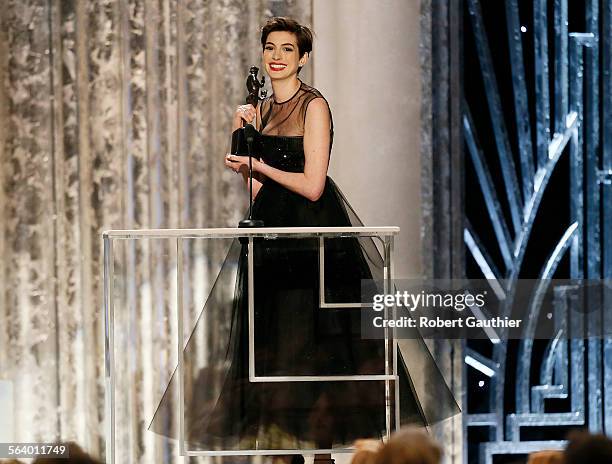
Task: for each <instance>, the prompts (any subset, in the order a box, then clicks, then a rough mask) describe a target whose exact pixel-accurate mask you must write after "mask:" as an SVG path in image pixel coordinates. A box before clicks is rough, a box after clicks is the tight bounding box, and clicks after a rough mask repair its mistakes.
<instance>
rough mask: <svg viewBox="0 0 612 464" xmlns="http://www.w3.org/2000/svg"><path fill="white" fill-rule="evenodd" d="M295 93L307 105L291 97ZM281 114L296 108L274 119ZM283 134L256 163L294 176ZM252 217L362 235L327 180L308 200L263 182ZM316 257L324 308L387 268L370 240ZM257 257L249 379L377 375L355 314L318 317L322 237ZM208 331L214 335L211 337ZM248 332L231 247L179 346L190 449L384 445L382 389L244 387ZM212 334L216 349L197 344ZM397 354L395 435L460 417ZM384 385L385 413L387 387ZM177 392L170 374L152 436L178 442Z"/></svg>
mask: <svg viewBox="0 0 612 464" xmlns="http://www.w3.org/2000/svg"><path fill="white" fill-rule="evenodd" d="M302 90H303V91H304V94H305V95H306V96H304V97H301V98H297V99H296V97H300V92H301V91H302ZM314 92H316V91H314V89H312V88H310V87H308V86H306V85H305V84H302V87H301V88H300V91H298V93H296V95H294V97H293V98H292V99H290V100H288V101H287V102H285V103H283V104H281V105H279V104H277V103H275V102H273V101H270V99H271V98H272V97H270V99H268V100H267V101H265V102H264V103H263V104H262V114H263V113H264V111H263V110H266V111H268V110H267V108H268V106H267V105H269V106H270V107H272V109H270V110H269V111H271V113H266V120H267V121H268V122H269V121H274V120H275V119H276V118H279V117H280V115H282V114H284V113H287V115H284V116H283V118H282V119H283V122H282V124H285V125H287V124H289V125H288V126H287V127H292V128H295V127H298V126H299V123H298V122H291V121H290V120H291V118H292V117H293V118H301V119H304V118H305V112H306V108H302V106H303V105H307V104H308V103H309V102H310V101H311V100H312V98H309V97H310V96H313V95H314V98H320V94H318V92H317V93H314ZM298 101H301V103H296V102H298ZM283 105H296V106H295V107H294V108H293V109H291V110H286V109H282V112H281V108H283ZM274 107H278V108H279V110H278V111H279V112H280V113H279V115H275V114H274ZM268 127H270V126H268ZM302 130H303V125H302ZM330 130H331V127H330ZM289 132H290V133H292V135H290V136H285V135H266V130H265V127H264V130H263V131H262V133H263V135H262V139H261V145H260V147H259V149H260V150H261V153H260V156H261V158H262V159H263V160H264V162H265V163H266V164H269V165H271V166H273V167H277V168H278V169H282V170H285V171H292V172H300V171H302V170H303V167H304V151H303V143H302V140H303V138H302V136H301V135H299V130H298V133H296V134H294V133H293V130H291V131H289ZM302 135H303V132H302ZM253 216H254V217H255V218H257V219H262V220H263V221H264V223H265V226H266V227H287V226H293V227H300V226H301V227H305V226H320V227H324V226H361V225H362V223H361V222H360V220H359V218H358V217H357V215H356V214H355V212H354V211H353V209H352V208H351V206H350V205H349V203H348V202H347V200H346V198H345V197H344V196H343V194H342V193H341V191H340V189H339V188H338V187H337V186H336V184H335V183H334V182H333V180H332V179H331V178H329V177H327V179H326V183H325V189H324V191H323V194H322V195H321V197H320V198H319V199H318V200H317V201H314V202H313V201H310V200H308V199H306V198H305V197H303V196H301V195H298V194H296V193H294V192H291V191H289V190H288V189H286V188H284V187H283V186H281V185H280V184H278V183H276V182H273V181H271V180H270V179H267V180H266V181H265V183H264V185H263V187H262V188H261V189H260V191H259V193H258V195H257V196H256V198H255V202H254V205H253ZM324 250H325V267H324V276H325V279H324V287H325V292H324V293H325V300H326V302H329V303H347V302H359V301H360V299H361V282H362V279H376V280H381V279H382V277H383V260H382V258H381V255H380V253H379V251H378V249H377V247H376V245H375V243H374V241H373V240H372V239H371V238H359V239H356V238H340V239H335V238H334V239H325V242H324ZM253 259H254V308H255V317H254V340H255V343H254V345H255V349H254V359H255V375H256V376H266V377H267V376H313V375H318V376H327V375H366V374H367V375H370V374H384V373H385V346H384V343H385V342H384V341H381V340H366V339H362V338H361V333H360V324H361V321H360V313H359V308H340V309H330V308H321V307H320V304H319V300H320V286H319V275H320V274H319V240H318V239H311V238H308V239H273V240H272V239H265V240H264V239H256V240H255V243H254V254H253ZM228 288H233V291H228ZM212 326H214V327H218V330H216V331H215V333H214V334H211V331H210V327H212ZM248 329H249V327H248V287H247V247H246V245H241V244H240V243H239V242H238V240H234V241H233V242H232V244H231V247H230V249H229V252H228V254H227V256H226V258H225V261H224V263H223V266H222V267H221V270H220V272H219V274H218V276H217V278H216V280H215V283H214V285H213V287H212V290H211V292H210V294H209V296H208V298H207V300H206V302H205V304H204V308H203V310H202V312H201V314H200V317H199V318H198V320H197V322H196V325H195V327H194V329H193V331H192V333H191V336H190V338H189V340H188V342H187V344H186V346H185V351H184V360H185V373H184V376H183V379H184V392H185V397H184V405H185V406H184V414H185V415H184V417H185V421H184V431H185V439H186V442H187V448H188V449H190V450H242V449H317V448H318V449H329V448H338V447H346V446H350V445H351V444H352V442H353V441H354V440H355V439H357V438H379V437H382V436H383V434H384V433H385V431H386V415H385V382H384V381H366V380H359V381H353V380H351V381H297V382H296V381H283V382H251V381H249V372H248V368H249V349H248V336H249V335H248V334H249V331H248ZM211 336H214V338H215V339H216V340H217V343H206V342H204V343H202V342H201V340H203V339H206V337H208V338H210V337H211ZM402 348H403V349H402V353H401V354H400V362H398V369H399V371H400V372H399V374H400V410H401V423H402V425H404V424H405V423H413V424H418V425H429V424H432V423H435V422H438V421H440V420H443V419H445V418H447V417H449V416H451V415H452V414H455V413H456V412H458V407H457V404H456V402H455V400H454V398H453V395H452V394H451V392H450V390H449V389H448V387H447V386H446V383H445V381H444V378H443V376H442V374H441V373H440V371H439V369H438V367H437V365H436V363H435V361H434V360H433V358H432V357H431V355H430V353H429V350H428V349H427V346H426V345H425V343H424V342H423V340H422V339H418V338H416V339H415V340H406V341H403V346H402ZM402 355H403V356H402ZM411 376H413V377H411ZM414 376H416V377H414ZM415 378H418V379H419V381H418V382H415V381H413V380H414V379H415ZM423 385H427V389H426V390H425V389H424V388H423ZM390 386H391V388H390V391H391V393H392V395H391V398H390V400H391V407H392V410H393V408H394V406H395V401H396V398H395V397H394V395H393V392H394V387H393V382H390ZM177 393H178V378H177V375H176V371H175V373H174V375H173V376H172V378H171V380H170V383H169V385H168V387H167V389H166V391H165V393H164V395H163V397H162V399H161V401H160V403H159V405H158V408H157V411H156V413H155V416H154V418H153V421H152V423H151V426H150V429H151V430H153V431H154V432H157V433H160V434H163V435H166V436H169V437H173V438H176V437H177V436H178V430H177V428H176V424H177V415H178V411H179V409H178V407H177V404H176V400H177V397H178V395H177ZM391 416H392V419H393V412H392V414H391ZM391 425H392V426H394V422H393V420H392V423H391Z"/></svg>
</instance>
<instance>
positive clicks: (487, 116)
mask: <svg viewBox="0 0 612 464" xmlns="http://www.w3.org/2000/svg"><path fill="white" fill-rule="evenodd" d="M462 4H463V8H464V13H465V14H464V27H465V29H464V35H463V46H464V55H463V56H464V60H465V61H464V65H465V66H464V69H465V81H464V85H463V88H464V96H465V99H464V107H463V116H462V127H463V136H464V141H465V153H466V160H467V161H466V179H467V181H466V200H465V208H466V211H465V216H466V224H465V229H464V241H465V246H466V250H467V253H468V257H469V259H468V262H467V263H466V273H467V275H468V276H469V277H476V276H478V277H482V278H486V279H489V281H490V282H491V286H492V289H493V290H494V291H495V289H497V290H496V294H498V295H499V297H500V300H503V301H505V302H506V303H505V304H506V305H507V307H508V308H509V307H510V306H511V304H512V303H511V302H512V301H513V299H514V298H515V292H516V281H517V279H519V278H538V279H541V284H540V286H539V290H543V289H544V288H546V286H547V285H549V283H548V282H549V279H551V278H555V277H557V278H583V277H587V278H594V279H597V278H600V277H602V276H609V275H610V267H609V266H610V262H609V260H608V261H606V259H605V256H606V254H607V251H606V250H609V248H610V241H609V240H610V237H611V235H612V226H611V223H610V221H607V220H606V219H605V217H606V215H609V212H608V211H609V210H610V203H609V199H608V202H606V195H607V193H606V192H609V184H610V182H609V176H610V172H611V171H610V160H609V155H608V152H609V147H608V148H607V145H606V142H605V141H606V140H608V139H609V131H608V132H607V133H606V130H607V129H606V128H607V125H608V123H607V122H606V121H607V115H608V113H609V108H608V106H609V105H607V104H606V102H607V101H608V100H609V99H610V98H612V94H611V93H610V90H611V88H610V85H611V84H610V82H611V80H610V76H611V71H610V70H611V68H610V60H609V59H608V57H609V56H610V55H609V50H610V48H609V47H610V45H611V37H610V32H609V31H610V27H609V24H610V20H611V18H612V8H611V7H610V2H607V1H603V2H600V1H597V0H589V1H585V2H571V1H569V2H568V0H551V1H546V0H537V1H533V2H531V1H529V2H528V1H521V0H505V1H504V2H495V3H490V2H484V1H482V0H466V1H464V2H462ZM600 52H601V53H600ZM600 89H601V90H602V93H600ZM602 130H603V132H602ZM602 142H603V143H602ZM608 145H609V142H608ZM483 213H486V214H483ZM600 215H603V220H601V219H600ZM600 224H601V226H602V227H601V228H600ZM602 258H603V259H602ZM574 292H575V289H574V288H572V287H565V288H564V289H559V291H558V292H557V293H556V295H555V306H554V307H555V315H559V316H560V317H561V318H564V317H565V315H567V314H568V309H572V308H577V306H576V305H577V304H583V303H581V302H580V300H578V299H577V298H576V297H575V294H574ZM540 304H541V301H540V300H539V299H538V296H537V295H535V296H534V297H533V300H532V306H531V307H530V313H529V321H528V324H527V326H526V328H525V339H524V340H520V341H518V342H514V341H504V340H499V339H491V340H490V341H488V342H486V343H485V342H480V341H478V342H476V341H468V342H466V344H465V346H464V360H465V367H464V382H465V383H464V385H466V388H465V389H464V397H463V406H464V416H463V421H464V424H463V425H464V437H465V442H466V445H467V446H466V447H465V450H464V462H482V463H492V462H511V461H512V460H513V459H516V458H519V457H520V456H517V455H526V454H528V453H529V452H531V451H535V450H538V449H551V448H561V447H563V446H564V444H565V441H564V438H565V436H566V433H567V432H568V430H570V429H572V428H589V429H590V430H593V431H605V432H607V433H610V432H612V429H610V424H612V416H611V415H610V411H611V410H612V406H611V405H612V403H610V398H612V397H610V395H609V390H608V385H609V384H610V379H611V378H612V376H611V375H610V371H611V369H610V363H609V359H610V357H609V352H608V351H607V350H606V347H609V346H610V340H609V339H607V338H606V337H603V333H602V331H601V327H602V322H603V323H604V324H605V322H604V321H606V320H609V318H610V314H612V311H610V302H606V301H604V302H603V304H602V302H598V301H597V300H595V301H594V300H593V299H590V300H589V301H588V306H586V307H582V309H581V311H582V312H579V313H576V312H574V313H573V316H572V318H569V316H568V318H569V320H568V321H567V323H566V324H567V325H563V326H560V327H559V330H560V332H559V335H558V336H557V337H556V338H554V339H551V340H546V341H542V340H533V338H532V337H530V333H533V331H534V330H535V327H536V325H537V320H538V315H539V313H538V311H539V310H540ZM585 308H586V309H585ZM576 314H580V317H576ZM583 330H589V332H588V333H589V334H594V336H592V338H588V339H586V340H583V335H584V332H583ZM567 334H569V336H570V337H569V339H568V338H567V337H566V335H567ZM606 356H608V358H606ZM606 393H608V395H606Z"/></svg>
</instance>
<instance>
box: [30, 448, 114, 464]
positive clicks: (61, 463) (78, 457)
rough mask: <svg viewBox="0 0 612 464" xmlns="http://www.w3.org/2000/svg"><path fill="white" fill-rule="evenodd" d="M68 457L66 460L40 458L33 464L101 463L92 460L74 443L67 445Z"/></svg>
mask: <svg viewBox="0 0 612 464" xmlns="http://www.w3.org/2000/svg"><path fill="white" fill-rule="evenodd" d="M67 445H68V450H69V454H70V457H69V458H68V459H66V458H52V457H48V458H44V457H40V458H37V459H36V461H34V464H102V462H101V461H98V460H97V459H94V458H92V457H91V456H90V455H89V454H87V453H86V452H85V451H83V450H82V449H81V447H80V446H79V445H77V444H76V443H67Z"/></svg>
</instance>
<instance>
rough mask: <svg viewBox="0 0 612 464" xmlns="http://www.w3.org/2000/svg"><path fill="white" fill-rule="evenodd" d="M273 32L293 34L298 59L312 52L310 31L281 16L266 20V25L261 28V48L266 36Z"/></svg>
mask: <svg viewBox="0 0 612 464" xmlns="http://www.w3.org/2000/svg"><path fill="white" fill-rule="evenodd" d="M275 31H287V32H292V33H293V34H295V38H296V39H297V47H298V52H299V54H300V58H301V57H303V56H304V53H310V52H311V51H312V31H311V30H310V29H309V28H308V27H306V26H302V25H301V24H300V23H298V22H297V21H296V20H295V19H291V18H285V17H283V16H276V17H274V18H270V19H268V21H267V22H266V24H264V26H263V27H262V28H261V47H262V48H265V46H266V42H267V40H268V34H270V32H275Z"/></svg>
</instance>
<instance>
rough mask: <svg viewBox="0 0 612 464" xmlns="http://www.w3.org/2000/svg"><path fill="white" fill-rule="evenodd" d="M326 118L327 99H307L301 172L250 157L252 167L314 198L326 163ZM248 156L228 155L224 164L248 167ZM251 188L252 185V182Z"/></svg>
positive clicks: (319, 192) (320, 189)
mask: <svg viewBox="0 0 612 464" xmlns="http://www.w3.org/2000/svg"><path fill="white" fill-rule="evenodd" d="M330 124H331V121H330V117H329V109H328V107H327V102H325V100H324V99H323V98H316V99H314V100H312V101H311V102H310V104H309V105H308V109H307V111H306V122H305V124H304V156H305V164H304V172H287V171H283V170H281V169H276V168H273V167H272V166H268V165H267V164H264V163H262V162H261V161H257V160H255V159H253V170H254V171H255V172H258V173H260V174H262V175H264V176H265V177H269V178H270V179H272V180H273V181H275V182H278V183H279V184H281V185H282V186H283V187H285V188H287V189H289V190H291V191H292V192H295V193H297V194H299V195H302V196H304V197H306V198H308V199H309V200H310V201H317V200H318V199H319V198H320V197H321V195H322V194H323V189H324V188H325V179H326V177H327V167H328V163H329V144H330V130H329V129H330ZM248 162H249V160H248V157H246V156H234V155H230V156H229V157H228V161H226V164H228V166H230V167H232V168H233V169H234V170H240V169H243V168H242V166H244V165H246V166H247V170H248ZM253 188H255V184H253Z"/></svg>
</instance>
